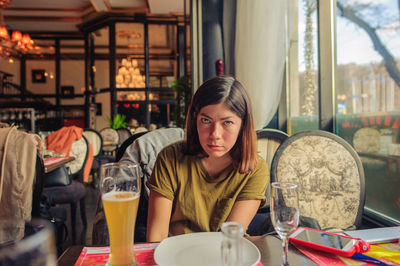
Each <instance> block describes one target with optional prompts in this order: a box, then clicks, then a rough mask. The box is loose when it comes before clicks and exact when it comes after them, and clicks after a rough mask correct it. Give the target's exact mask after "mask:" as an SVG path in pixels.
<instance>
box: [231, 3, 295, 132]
mask: <svg viewBox="0 0 400 266" xmlns="http://www.w3.org/2000/svg"><path fill="white" fill-rule="evenodd" d="M288 1H290V2H291V3H293V0H268V1H265V0H251V1H249V0H237V5H236V32H235V35H236V36H235V47H234V49H235V51H234V55H235V58H234V69H235V76H236V78H237V79H238V80H239V81H240V82H241V83H242V84H243V85H244V87H245V88H246V89H247V91H248V92H249V94H250V98H251V101H252V104H253V113H254V125H255V128H256V129H261V128H263V127H265V126H266V125H268V123H269V122H270V120H271V119H272V117H273V116H274V114H275V113H276V110H277V108H278V105H279V100H280V96H281V89H282V81H283V75H284V67H285V60H286V55H287V51H288V44H289V41H288V38H287V36H290V32H289V27H288V26H287V25H291V21H288V18H289V19H290V17H291V16H290V14H289V15H288V13H287V12H293V11H294V10H295V9H294V8H291V9H289V8H288ZM225 48H226V44H225ZM225 54H228V53H227V52H225Z"/></svg>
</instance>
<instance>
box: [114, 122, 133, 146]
mask: <svg viewBox="0 0 400 266" xmlns="http://www.w3.org/2000/svg"><path fill="white" fill-rule="evenodd" d="M117 133H118V136H119V141H118V147H119V146H121V144H122V143H124V142H125V140H127V139H129V138H130V137H131V136H132V133H131V131H130V130H129V129H127V128H123V127H122V128H119V129H117Z"/></svg>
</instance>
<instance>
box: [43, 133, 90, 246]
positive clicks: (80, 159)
mask: <svg viewBox="0 0 400 266" xmlns="http://www.w3.org/2000/svg"><path fill="white" fill-rule="evenodd" d="M88 152H89V144H88V142H87V140H86V138H85V137H84V136H83V135H82V138H80V139H78V140H75V141H74V142H73V144H72V147H71V151H70V156H73V157H75V160H74V161H72V162H70V163H68V164H67V165H66V166H67V167H69V169H70V176H71V178H72V179H73V181H72V183H71V184H70V185H68V186H55V187H45V188H43V194H44V195H45V196H46V197H47V198H48V200H49V202H50V203H51V204H52V205H56V204H70V207H71V234H72V243H73V244H75V243H76V209H77V204H78V202H79V204H80V214H81V220H82V224H83V228H84V229H83V232H82V235H81V238H82V239H81V242H83V243H84V239H85V237H84V235H85V234H84V233H85V231H86V228H87V219H86V206H85V205H86V204H85V196H86V188H85V185H84V184H83V169H84V166H85V163H86V160H87V158H88Z"/></svg>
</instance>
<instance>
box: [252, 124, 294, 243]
mask: <svg viewBox="0 0 400 266" xmlns="http://www.w3.org/2000/svg"><path fill="white" fill-rule="evenodd" d="M288 137H289V135H288V134H286V133H285V132H283V131H280V130H277V129H272V128H265V129H260V130H257V151H258V153H259V155H260V156H261V157H262V158H263V159H264V160H265V161H266V162H267V165H268V168H269V170H271V163H272V158H273V157H274V155H275V152H276V150H277V149H278V147H279V146H280V145H281V143H282V142H283V141H284V140H286V139H287V138H288ZM265 196H266V201H265V204H264V206H262V207H260V209H259V210H258V211H257V213H256V215H255V216H254V218H253V220H252V221H251V223H250V224H249V228H248V230H247V233H248V234H249V235H253V236H254V235H263V234H265V233H268V232H270V231H273V227H272V224H271V220H270V217H269V215H270V210H269V188H267V190H266V191H265Z"/></svg>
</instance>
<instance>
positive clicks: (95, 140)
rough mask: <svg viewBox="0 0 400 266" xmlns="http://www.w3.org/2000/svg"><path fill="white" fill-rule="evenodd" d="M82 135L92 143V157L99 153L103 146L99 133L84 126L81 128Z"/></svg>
mask: <svg viewBox="0 0 400 266" xmlns="http://www.w3.org/2000/svg"><path fill="white" fill-rule="evenodd" d="M82 134H83V136H85V138H86V140H87V141H88V142H89V143H90V144H92V147H93V157H96V156H98V155H100V153H101V149H102V147H103V138H102V137H101V135H100V133H99V132H98V131H96V130H94V129H90V128H86V129H85V130H83V133H82Z"/></svg>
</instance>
